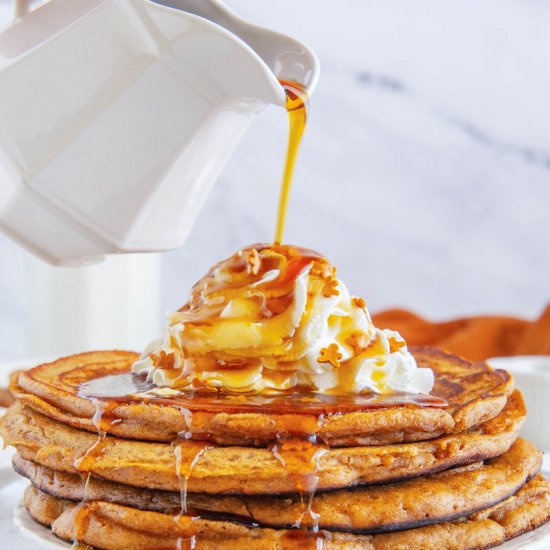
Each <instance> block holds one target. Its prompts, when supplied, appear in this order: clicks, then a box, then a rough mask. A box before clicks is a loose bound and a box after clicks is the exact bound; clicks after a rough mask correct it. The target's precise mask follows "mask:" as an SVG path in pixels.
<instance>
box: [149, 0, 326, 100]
mask: <svg viewBox="0 0 550 550" xmlns="http://www.w3.org/2000/svg"><path fill="white" fill-rule="evenodd" d="M153 1H154V2H156V3H158V4H161V5H164V6H167V7H171V8H173V9H177V10H181V11H185V12H187V13H191V14H194V15H198V16H199V17H202V18H204V19H207V20H209V21H212V22H214V23H216V24H217V25H218V26H220V27H222V28H223V29H225V30H227V31H229V32H230V33H231V34H232V35H234V36H237V37H239V38H240V39H241V40H242V41H243V42H244V43H245V44H246V45H247V46H248V47H249V48H250V49H251V50H252V51H253V52H254V53H255V54H256V55H257V57H258V58H259V59H257V60H256V61H261V62H263V65H264V66H263V67H261V69H260V67H258V68H259V69H260V72H261V73H263V77H264V78H267V83H266V84H267V89H262V87H259V88H258V91H260V90H261V91H262V94H261V95H262V99H264V100H266V101H268V102H269V103H275V104H277V105H284V102H285V97H284V94H282V93H281V92H282V90H281V88H280V86H279V84H278V81H280V80H285V81H290V82H292V81H294V82H298V83H299V84H301V85H302V87H303V88H305V89H306V91H307V92H308V95H310V96H311V94H312V93H313V91H314V89H315V87H316V85H317V81H318V79H319V71H320V67H319V61H318V59H317V57H316V55H315V54H314V53H313V52H312V51H311V49H309V48H308V47H307V46H306V45H305V44H303V43H302V42H299V41H298V40H295V39H294V38H292V37H290V36H286V35H284V34H281V33H279V32H275V31H272V30H270V29H266V28H264V27H260V26H258V25H253V24H251V23H249V22H247V21H245V20H244V19H242V18H240V17H239V16H237V15H236V14H235V13H234V12H233V11H232V10H230V9H229V8H228V7H227V6H226V5H225V4H224V3H223V2H222V1H221V0H153ZM265 66H267V68H268V73H265V68H266V67H265ZM269 73H271V74H269ZM258 77H259V78H260V79H261V77H260V75H258ZM273 77H274V78H273ZM266 92H267V93H266Z"/></svg>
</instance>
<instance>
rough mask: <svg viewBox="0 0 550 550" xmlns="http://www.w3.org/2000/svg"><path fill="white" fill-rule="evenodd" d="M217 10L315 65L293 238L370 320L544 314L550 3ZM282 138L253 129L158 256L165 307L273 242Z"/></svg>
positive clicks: (15, 287) (17, 349)
mask: <svg viewBox="0 0 550 550" xmlns="http://www.w3.org/2000/svg"><path fill="white" fill-rule="evenodd" d="M228 3H229V4H230V5H231V6H232V7H233V8H234V9H235V10H236V11H237V12H238V13H240V14H241V15H242V16H243V17H246V18H249V19H251V20H253V21H255V22H257V23H259V24H263V25H266V26H270V27H272V28H274V29H278V30H281V31H283V32H287V33H289V34H293V35H295V36H297V37H299V38H300V39H302V40H304V41H305V42H306V43H308V44H309V45H310V46H311V47H312V48H313V49H314V50H315V51H316V52H317V54H318V56H319V57H320V59H321V62H322V75H321V80H320V84H319V87H318V90H317V91H316V93H315V95H314V97H313V98H312V102H311V113H310V119H309V124H308V128H307V130H306V135H305V138H304V144H303V149H302V151H301V155H300V158H299V160H298V167H297V172H296V180H295V185H294V189H293V192H292V197H291V204H290V211H289V219H288V225H287V240H288V241H289V242H294V243H299V244H303V245H305V246H310V247H312V248H316V249H319V250H320V251H322V252H323V253H325V254H326V255H327V256H328V257H329V258H330V259H331V261H332V262H333V263H335V264H336V265H337V266H339V268H340V276H341V277H342V278H343V279H344V280H345V281H346V283H347V285H348V287H349V288H350V290H351V291H352V292H354V293H357V294H361V295H363V296H365V297H366V298H367V302H368V305H369V308H370V309H371V310H375V311H376V310H378V309H382V308H386V307H392V306H403V307H408V308H412V309H414V310H415V311H417V312H419V313H422V314H425V315H427V316H430V317H432V318H437V319H441V318H447V317H453V316H460V315H471V314H477V313H502V314H515V315H521V316H527V317H535V316H536V315H537V314H538V313H539V312H540V311H541V310H542V308H543V307H544V305H545V304H546V303H547V302H548V301H550V283H549V278H548V273H549V271H550V254H549V253H550V250H549V245H548V238H549V237H548V236H549V235H550V216H549V215H548V209H549V204H550V105H549V102H548V96H549V93H550V65H549V64H548V60H547V57H548V55H547V52H548V51H550V4H548V3H546V2H542V1H540V0H479V1H476V2H468V1H466V2H458V1H456V0H418V1H417V2H415V3H414V6H412V5H411V3H410V2H407V1H406V0H390V1H387V2H379V1H376V0H348V1H346V2H341V3H334V2H329V1H328V0H300V2H296V1H295V0H294V1H291V0H277V1H275V0H257V1H255V2H249V1H245V0H228ZM8 4H9V2H6V0H0V18H2V17H3V18H4V20H5V18H6V17H7V7H8ZM285 134H286V120H285V115H284V112H283V111H281V110H279V109H277V108H275V107H272V108H269V109H267V110H266V111H265V112H263V113H261V114H260V115H259V116H258V117H257V120H256V121H255V123H254V125H253V127H252V128H251V130H250V131H249V133H248V134H247V135H246V136H245V139H244V140H243V143H242V144H241V146H240V147H239V149H238V150H237V152H236V154H235V155H234V157H233V158H232V159H231V161H230V162H229V164H228V166H227V168H226V170H225V171H224V173H223V174H222V176H221V178H220V181H219V182H218V183H217V185H216V187H215V188H214V190H213V192H212V194H211V196H210V197H209V199H208V202H207V204H206V205H205V207H204V209H203V211H202V213H201V215H200V217H199V220H198V222H197V225H196V227H195V228H194V230H193V232H192V234H191V236H190V238H189V240H188V242H187V243H186V244H185V246H184V247H183V248H182V249H181V250H177V251H172V252H169V253H166V254H164V255H163V258H162V263H163V285H162V303H163V308H164V309H165V310H169V309H174V308H177V307H179V306H180V305H181V304H182V303H183V302H185V300H186V296H187V291H188V289H189V287H190V285H191V284H192V283H193V282H194V281H195V280H196V279H197V278H198V277H200V276H201V275H202V273H203V272H204V270H205V269H206V268H207V267H208V266H209V265H210V264H211V263H212V262H214V261H216V260H218V259H220V258H222V257H225V256H227V255H229V254H230V253H231V252H232V251H233V250H235V249H236V248H238V247H239V246H242V245H244V244H248V243H251V242H256V241H266V240H269V239H271V238H272V235H273V230H274V221H275V203H276V200H277V195H278V183H279V178H280V173H281V170H282V159H283V154H284V147H285V137H286V136H285ZM0 255H1V257H2V258H4V261H7V262H9V265H10V269H8V270H6V269H4V268H3V269H2V270H0V354H3V355H8V356H9V355H12V356H16V355H20V354H24V352H25V346H26V343H25V342H26V336H25V334H26V332H25V330H26V329H25V326H26V325H25V323H26V319H27V318H28V316H29V315H30V314H31V310H30V309H29V305H28V304H27V303H26V287H25V269H26V267H25V264H26V253H25V252H23V251H21V250H20V249H19V248H18V247H17V246H16V245H14V244H12V243H9V242H8V241H7V240H6V239H5V238H2V237H0ZM4 261H3V262H2V265H3V266H4V265H5V263H4Z"/></svg>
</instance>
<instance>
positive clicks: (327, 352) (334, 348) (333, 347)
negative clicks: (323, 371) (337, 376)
mask: <svg viewBox="0 0 550 550" xmlns="http://www.w3.org/2000/svg"><path fill="white" fill-rule="evenodd" d="M342 357H343V355H342V354H341V353H340V348H339V347H338V344H330V346H329V347H328V348H321V354H320V355H319V357H317V361H318V362H319V363H330V364H331V365H332V366H333V367H334V368H335V369H337V368H338V367H339V366H340V361H341V360H342Z"/></svg>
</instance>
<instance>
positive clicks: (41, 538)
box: [14, 502, 550, 550]
mask: <svg viewBox="0 0 550 550" xmlns="http://www.w3.org/2000/svg"><path fill="white" fill-rule="evenodd" d="M14 521H15V524H16V525H17V527H19V530H20V531H21V533H22V534H23V535H24V536H25V537H28V538H29V539H32V540H33V541H34V542H36V543H37V544H39V545H40V546H41V547H42V548H47V549H49V550H59V549H65V550H66V549H67V548H71V546H72V545H71V544H70V543H68V542H65V541H63V540H60V539H58V538H57V537H56V536H55V535H53V534H52V532H51V531H50V530H49V529H48V528H47V527H44V526H43V525H40V524H39V523H36V522H35V521H34V520H33V519H32V518H31V516H30V515H29V513H28V512H27V510H26V509H25V507H24V506H23V502H19V504H18V505H17V507H16V508H15V510H14ZM497 548H498V549H499V550H518V549H519V548H522V549H523V550H548V548H550V523H547V524H546V525H543V526H542V527H539V528H538V529H535V530H534V531H531V532H530V533H526V534H525V535H522V536H521V537H518V538H517V539H514V540H511V541H509V542H506V543H504V544H503V545H501V546H498V547H497Z"/></svg>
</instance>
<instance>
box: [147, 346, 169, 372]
mask: <svg viewBox="0 0 550 550" xmlns="http://www.w3.org/2000/svg"><path fill="white" fill-rule="evenodd" d="M149 358H150V359H151V361H152V363H153V366H154V367H155V368H156V369H157V368H158V369H173V368H175V363H176V358H175V357H174V354H173V353H172V352H170V353H166V352H165V351H164V350H161V352H160V353H159V354H158V355H156V354H154V353H151V355H149Z"/></svg>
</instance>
